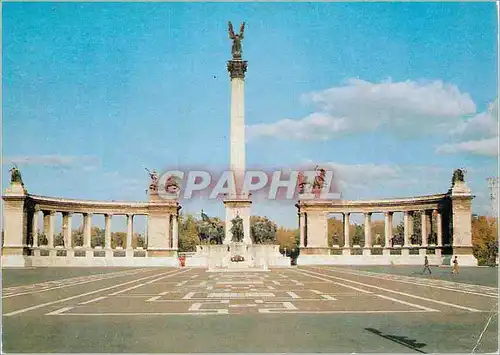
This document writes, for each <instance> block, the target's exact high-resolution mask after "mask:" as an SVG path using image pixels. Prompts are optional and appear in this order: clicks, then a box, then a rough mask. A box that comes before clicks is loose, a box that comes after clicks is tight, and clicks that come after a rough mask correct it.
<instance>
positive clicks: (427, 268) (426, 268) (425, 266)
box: [422, 255, 432, 275]
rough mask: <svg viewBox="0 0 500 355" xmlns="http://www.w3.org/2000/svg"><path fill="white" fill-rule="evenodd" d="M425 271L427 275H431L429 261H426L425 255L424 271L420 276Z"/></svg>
mask: <svg viewBox="0 0 500 355" xmlns="http://www.w3.org/2000/svg"><path fill="white" fill-rule="evenodd" d="M425 270H428V271H429V275H430V274H432V271H431V268H430V267H429V259H427V255H426V256H425V259H424V270H423V271H422V274H424V273H425Z"/></svg>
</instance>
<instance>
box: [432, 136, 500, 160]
mask: <svg viewBox="0 0 500 355" xmlns="http://www.w3.org/2000/svg"><path fill="white" fill-rule="evenodd" d="M436 153H439V154H457V153H470V154H476V155H486V156H492V157H494V156H497V155H498V136H497V137H493V138H484V139H479V140H473V141H465V142H459V143H452V144H443V145H441V146H439V147H438V148H437V149H436Z"/></svg>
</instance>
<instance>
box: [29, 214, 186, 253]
mask: <svg viewBox="0 0 500 355" xmlns="http://www.w3.org/2000/svg"><path fill="white" fill-rule="evenodd" d="M40 212H41V213H42V214H43V217H42V218H43V229H42V232H43V234H44V235H45V237H46V238H47V243H46V244H40V243H39V223H40V221H39V217H40ZM56 213H61V214H62V237H63V245H62V246H61V245H56V242H55V230H54V220H55V214H56ZM75 213H78V214H81V215H82V216H83V224H82V227H83V228H82V229H83V244H82V245H73V238H72V237H73V215H74V214H75ZM94 215H95V213H92V212H67V211H57V210H53V209H51V210H43V209H40V208H38V207H35V208H34V209H32V210H31V211H28V216H27V219H28V220H31V228H28V230H29V231H30V234H31V238H26V242H27V243H26V246H27V247H32V248H42V249H43V248H47V249H51V248H57V247H59V248H61V247H62V248H64V249H66V250H72V249H74V248H78V249H80V250H92V249H101V248H104V249H105V250H112V249H113V248H112V242H111V227H112V219H113V216H117V215H125V216H126V218H127V237H126V242H125V248H123V247H122V246H119V247H117V248H115V249H125V250H126V251H127V255H130V256H132V255H133V251H134V248H133V245H132V239H133V235H134V217H135V216H140V215H145V216H147V214H144V213H126V214H118V213H116V214H114V213H104V214H103V215H104V245H100V246H97V248H93V247H92V242H91V241H92V235H91V231H92V217H93V216H94ZM167 219H168V220H169V222H170V223H169V226H168V228H169V229H170V230H169V231H166V235H167V236H168V238H167V243H166V245H165V246H166V247H167V248H169V249H172V250H177V249H178V244H179V240H178V215H177V214H167ZM148 222H149V221H148ZM148 222H147V223H148ZM146 228H147V226H146ZM144 244H145V247H146V248H145V249H147V245H148V233H147V232H146V233H145V236H144ZM141 249H142V248H141Z"/></svg>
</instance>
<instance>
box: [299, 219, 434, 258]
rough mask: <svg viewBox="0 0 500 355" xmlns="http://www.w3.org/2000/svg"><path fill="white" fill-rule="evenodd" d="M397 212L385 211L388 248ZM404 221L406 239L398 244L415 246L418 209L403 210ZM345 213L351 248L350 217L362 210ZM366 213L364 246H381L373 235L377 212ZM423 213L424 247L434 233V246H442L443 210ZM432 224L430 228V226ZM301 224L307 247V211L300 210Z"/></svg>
mask: <svg viewBox="0 0 500 355" xmlns="http://www.w3.org/2000/svg"><path fill="white" fill-rule="evenodd" d="M395 212H399V211H389V212H384V247H385V248H388V247H389V246H391V245H395V244H394V243H391V239H392V238H393V237H394V236H393V216H394V213H395ZM402 212H403V221H404V239H403V244H402V245H399V244H396V245H398V246H403V247H410V246H415V244H412V243H411V240H410V239H411V236H412V235H413V218H414V213H415V212H416V211H408V210H406V211H402ZM341 213H342V215H343V232H344V244H343V246H342V247H343V248H351V247H352V245H351V235H350V217H351V214H353V213H360V212H341ZM361 213H363V215H364V236H365V242H364V245H363V246H362V247H364V248H372V247H379V245H376V244H375V245H373V235H372V214H373V213H376V212H361ZM420 213H421V243H420V244H419V245H420V246H422V247H427V246H429V244H430V243H429V236H430V235H432V234H431V231H432V233H435V234H436V241H435V243H432V245H433V246H438V247H442V246H443V229H442V212H441V211H439V210H438V209H432V210H420ZM432 215H434V216H435V217H436V225H435V226H434V225H433V221H432V218H431V216H432ZM429 225H430V228H428V226H429ZM299 226H300V247H301V248H305V247H307V246H308V245H307V239H306V229H307V212H299Z"/></svg>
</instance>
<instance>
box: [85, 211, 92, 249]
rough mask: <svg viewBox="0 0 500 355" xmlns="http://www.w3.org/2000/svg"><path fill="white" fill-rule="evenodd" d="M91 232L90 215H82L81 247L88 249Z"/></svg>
mask: <svg viewBox="0 0 500 355" xmlns="http://www.w3.org/2000/svg"><path fill="white" fill-rule="evenodd" d="M91 231H92V213H84V214H83V247H84V248H90V247H91V243H90V239H91Z"/></svg>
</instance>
